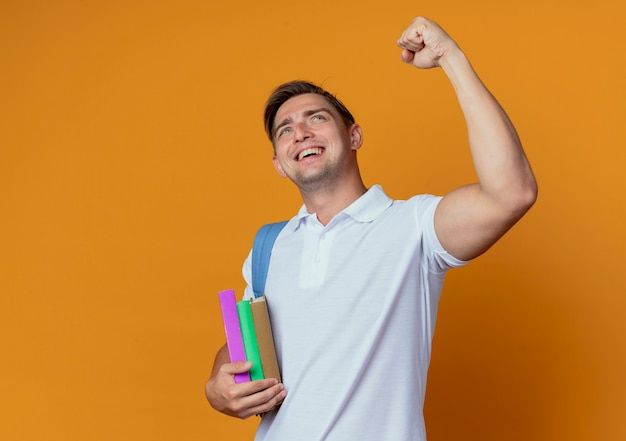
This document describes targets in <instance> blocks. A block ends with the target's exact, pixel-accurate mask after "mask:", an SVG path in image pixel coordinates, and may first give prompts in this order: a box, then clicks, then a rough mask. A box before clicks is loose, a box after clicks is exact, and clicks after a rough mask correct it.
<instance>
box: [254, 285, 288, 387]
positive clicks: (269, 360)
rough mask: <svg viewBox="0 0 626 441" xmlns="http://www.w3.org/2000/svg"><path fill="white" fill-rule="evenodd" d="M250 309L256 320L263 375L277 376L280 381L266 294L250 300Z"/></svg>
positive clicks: (255, 326)
mask: <svg viewBox="0 0 626 441" xmlns="http://www.w3.org/2000/svg"><path fill="white" fill-rule="evenodd" d="M250 309H251V311H252V319H253V321H254V329H255V331H256V338H257V344H258V346H259V354H260V356H261V365H262V366H263V376H264V377H265V378H276V379H277V380H278V381H279V382H280V381H281V378H280V369H279V367H278V359H277V357H276V348H275V347H274V337H273V335H272V326H271V324H270V315H269V311H268V309H267V301H266V299H265V296H261V297H257V298H255V299H252V300H251V301H250Z"/></svg>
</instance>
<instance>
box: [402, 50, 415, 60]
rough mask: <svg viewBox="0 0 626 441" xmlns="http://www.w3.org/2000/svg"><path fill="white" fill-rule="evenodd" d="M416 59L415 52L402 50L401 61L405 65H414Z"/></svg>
mask: <svg viewBox="0 0 626 441" xmlns="http://www.w3.org/2000/svg"><path fill="white" fill-rule="evenodd" d="M414 58H415V52H413V51H410V50H408V49H402V53H400V59H401V60H402V61H404V62H405V63H412V62H413V59H414Z"/></svg>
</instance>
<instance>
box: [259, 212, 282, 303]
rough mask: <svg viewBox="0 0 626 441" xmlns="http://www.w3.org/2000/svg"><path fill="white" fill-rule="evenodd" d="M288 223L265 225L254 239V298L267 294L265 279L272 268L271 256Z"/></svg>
mask: <svg viewBox="0 0 626 441" xmlns="http://www.w3.org/2000/svg"><path fill="white" fill-rule="evenodd" d="M285 225H287V221H283V222H277V223H274V224H267V225H263V226H262V227H261V228H260V229H259V231H258V232H257V233H256V236H255V237H254V245H253V246H252V290H253V291H254V297H261V296H262V295H263V293H264V292H265V279H266V278H267V270H268V269H269V266H270V256H271V255H272V248H274V242H275V241H276V238H277V237H278V234H279V233H280V232H281V230H282V229H283V227H284V226H285Z"/></svg>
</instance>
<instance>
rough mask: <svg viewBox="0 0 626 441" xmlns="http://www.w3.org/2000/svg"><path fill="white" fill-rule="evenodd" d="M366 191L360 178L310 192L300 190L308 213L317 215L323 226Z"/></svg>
mask: <svg viewBox="0 0 626 441" xmlns="http://www.w3.org/2000/svg"><path fill="white" fill-rule="evenodd" d="M366 191H367V188H366V187H365V185H364V184H363V181H362V180H361V178H360V177H359V178H358V179H356V180H353V182H349V183H343V184H341V185H334V186H329V187H327V188H318V189H316V190H315V191H310V192H308V191H306V190H305V189H302V188H300V194H301V195H302V200H303V201H304V205H305V206H306V209H307V211H308V212H309V213H316V214H317V219H318V220H319V221H320V223H321V224H322V225H327V224H328V222H330V221H331V219H332V218H333V217H335V215H336V214H337V213H339V212H341V211H342V210H343V209H345V208H346V207H348V206H350V205H351V204H352V203H353V202H354V201H356V200H357V199H358V198H360V197H361V196H362V195H363V194H364V193H365V192H366Z"/></svg>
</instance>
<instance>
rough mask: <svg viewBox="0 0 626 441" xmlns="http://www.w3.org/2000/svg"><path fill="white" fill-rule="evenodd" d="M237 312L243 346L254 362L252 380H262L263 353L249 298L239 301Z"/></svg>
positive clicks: (251, 372) (250, 359) (250, 360)
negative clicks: (260, 351) (260, 348)
mask: <svg viewBox="0 0 626 441" xmlns="http://www.w3.org/2000/svg"><path fill="white" fill-rule="evenodd" d="M237 314H238V315H239V324H240V325H241V336H242V337H243V347H244V349H245V350H246V359H247V360H248V361H249V362H251V363H252V367H251V368H250V380H252V381H254V380H262V379H264V378H265V377H264V376H263V366H262V365H261V354H260V353H259V344H258V342H257V338H256V331H255V330H254V320H253V319H252V309H251V308H250V301H249V300H242V301H240V302H237Z"/></svg>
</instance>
